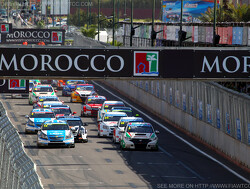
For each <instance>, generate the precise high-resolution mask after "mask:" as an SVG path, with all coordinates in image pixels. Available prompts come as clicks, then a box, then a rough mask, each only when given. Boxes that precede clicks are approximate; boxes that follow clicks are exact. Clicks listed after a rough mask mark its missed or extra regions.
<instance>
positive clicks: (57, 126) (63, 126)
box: [42, 124, 69, 130]
mask: <svg viewBox="0 0 250 189" xmlns="http://www.w3.org/2000/svg"><path fill="white" fill-rule="evenodd" d="M42 130H69V126H68V125H66V124H52V125H47V124H44V125H43V127H42Z"/></svg>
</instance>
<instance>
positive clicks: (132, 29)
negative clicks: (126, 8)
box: [130, 0, 134, 47]
mask: <svg viewBox="0 0 250 189" xmlns="http://www.w3.org/2000/svg"><path fill="white" fill-rule="evenodd" d="M130 1H131V24H130V47H132V42H133V35H132V31H134V26H133V11H134V10H133V6H134V5H133V0H130Z"/></svg>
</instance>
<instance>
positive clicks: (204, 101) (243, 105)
mask: <svg viewBox="0 0 250 189" xmlns="http://www.w3.org/2000/svg"><path fill="white" fill-rule="evenodd" d="M128 82H130V83H131V84H133V85H135V86H137V87H138V88H141V89H142V90H144V91H146V92H148V93H151V94H152V95H154V96H155V97H157V98H160V99H161V100H163V101H166V102H167V103H169V104H171V105H173V106H175V107H176V108H179V109H181V110H182V111H184V112H186V113H188V114H190V115H192V116H194V117H196V118H197V119H199V120H201V121H204V122H206V123H208V124H210V125H212V126H213V127H215V128H217V129H219V130H221V131H223V132H224V133H226V134H228V135H230V136H232V137H233V138H235V139H237V140H239V141H241V142H243V143H245V144H247V145H250V97H249V96H248V95H245V94H240V93H238V92H235V91H232V90H230V89H227V88H224V87H222V86H221V85H219V84H217V83H213V82H198V81H175V80H158V81H152V80H151V81H145V80H141V81H139V80H136V81H128Z"/></svg>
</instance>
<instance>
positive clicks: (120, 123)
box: [113, 117, 144, 143]
mask: <svg viewBox="0 0 250 189" xmlns="http://www.w3.org/2000/svg"><path fill="white" fill-rule="evenodd" d="M131 122H144V120H143V119H142V118H141V117H121V118H120V120H119V121H118V124H117V127H115V128H114V134H113V143H119V142H120V140H121V138H120V136H121V132H124V128H125V127H126V126H127V124H128V123H131Z"/></svg>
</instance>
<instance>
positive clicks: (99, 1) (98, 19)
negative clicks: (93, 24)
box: [98, 0, 100, 41]
mask: <svg viewBox="0 0 250 189" xmlns="http://www.w3.org/2000/svg"><path fill="white" fill-rule="evenodd" d="M99 40H100V0H98V41H99Z"/></svg>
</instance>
